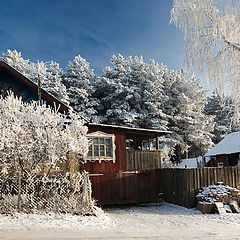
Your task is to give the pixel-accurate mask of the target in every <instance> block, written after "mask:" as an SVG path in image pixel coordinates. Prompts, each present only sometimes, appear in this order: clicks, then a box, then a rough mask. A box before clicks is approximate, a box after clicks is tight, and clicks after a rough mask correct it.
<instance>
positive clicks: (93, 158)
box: [85, 131, 116, 163]
mask: <svg viewBox="0 0 240 240" xmlns="http://www.w3.org/2000/svg"><path fill="white" fill-rule="evenodd" d="M87 138H111V139H112V157H108V156H87V161H90V162H96V161H98V162H99V163H101V162H102V161H105V162H109V161H112V162H113V163H115V161H116V155H115V150H116V145H115V135H114V134H109V133H105V132H101V131H96V132H92V133H89V134H87ZM89 144H90V145H92V144H91V143H89ZM85 162H86V161H85Z"/></svg>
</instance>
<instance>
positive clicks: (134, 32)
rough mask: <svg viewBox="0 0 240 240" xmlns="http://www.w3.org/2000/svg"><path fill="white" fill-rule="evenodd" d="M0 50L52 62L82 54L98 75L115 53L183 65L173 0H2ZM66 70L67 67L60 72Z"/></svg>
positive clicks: (175, 66)
mask: <svg viewBox="0 0 240 240" xmlns="http://www.w3.org/2000/svg"><path fill="white" fill-rule="evenodd" d="M0 3H1V7H0V22H1V25H0V43H1V44H0V51H1V53H3V52H6V51H7V49H11V50H13V49H16V50H18V51H21V52H22V55H23V57H24V58H25V59H30V60H32V61H37V60H42V61H49V60H54V61H56V62H59V63H60V65H61V67H63V68H65V67H66V65H67V63H68V61H72V60H73V58H74V56H76V55H78V54H80V55H81V56H82V57H84V58H86V59H87V61H89V62H90V63H91V67H92V68H94V69H95V72H96V73H98V74H100V73H101V71H102V69H103V68H104V67H105V66H106V65H108V63H109V60H110V58H111V56H112V55H113V54H118V53H121V54H122V55H123V56H124V57H127V56H129V55H132V56H135V55H138V56H140V55H142V56H143V57H144V60H145V61H146V62H148V61H149V59H150V58H154V59H156V61H158V62H159V63H161V62H162V63H163V64H165V65H167V66H168V68H170V69H180V68H182V67H183V62H184V49H185V41H184V39H183V34H182V32H181V31H180V30H179V29H176V28H175V27H174V26H173V25H169V19H170V9H171V7H172V4H173V2H172V0H161V1H160V0H8V1H3V0H2V1H0ZM64 70H65V69H64Z"/></svg>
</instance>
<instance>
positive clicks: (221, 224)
mask: <svg viewBox="0 0 240 240" xmlns="http://www.w3.org/2000/svg"><path fill="white" fill-rule="evenodd" d="M105 212H106V214H105V215H104V214H100V216H98V217H77V216H70V215H63V216H55V215H19V216H18V218H12V217H10V216H3V215H0V240H2V239H62V240H63V239H224V240H226V239H240V214H226V215H202V214H201V213H200V212H199V211H197V210H194V209H186V208H182V207H178V206H175V205H172V204H166V203H162V204H147V205H138V206H128V207H121V208H108V209H105Z"/></svg>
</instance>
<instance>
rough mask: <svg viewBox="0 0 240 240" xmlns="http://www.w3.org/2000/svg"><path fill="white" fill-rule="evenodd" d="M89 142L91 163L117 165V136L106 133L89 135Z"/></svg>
mask: <svg viewBox="0 0 240 240" xmlns="http://www.w3.org/2000/svg"><path fill="white" fill-rule="evenodd" d="M87 138H88V140H89V148H88V157H87V160H89V161H99V162H101V161H113V162H114V163H115V144H114V140H115V136H114V134H107V133H104V132H99V131H98V132H93V133H90V134H88V135H87Z"/></svg>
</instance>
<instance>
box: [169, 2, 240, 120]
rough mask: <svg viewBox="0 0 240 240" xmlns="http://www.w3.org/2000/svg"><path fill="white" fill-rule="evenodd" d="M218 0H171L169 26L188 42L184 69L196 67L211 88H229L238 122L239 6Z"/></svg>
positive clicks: (239, 115)
mask: <svg viewBox="0 0 240 240" xmlns="http://www.w3.org/2000/svg"><path fill="white" fill-rule="evenodd" d="M227 3H229V5H228V6H226V8H225V9H222V8H221V7H219V6H220V4H225V5H226V1H220V0H217V1H216V0H175V1H174V5H173V8H172V10H171V20H170V22H171V23H174V24H175V25H176V26H177V27H179V28H180V29H182V30H183V32H184V35H185V38H186V39H187V40H188V44H187V48H186V66H187V67H188V68H193V67H197V68H198V69H199V70H200V71H201V72H202V73H203V74H204V75H205V76H206V77H207V80H208V81H209V83H211V84H213V85H214V87H216V88H219V89H221V90H222V91H223V90H224V88H225V87H226V86H227V87H230V88H231V91H232V94H233V97H234V102H235V105H236V108H235V109H236V120H237V121H239V120H240V114H239V112H240V105H239V101H238V99H239V97H240V93H239V91H238V90H239V88H240V81H239V76H240V68H239V67H238V66H236V62H239V59H240V11H239V3H238V1H237V0H235V1H227Z"/></svg>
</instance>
